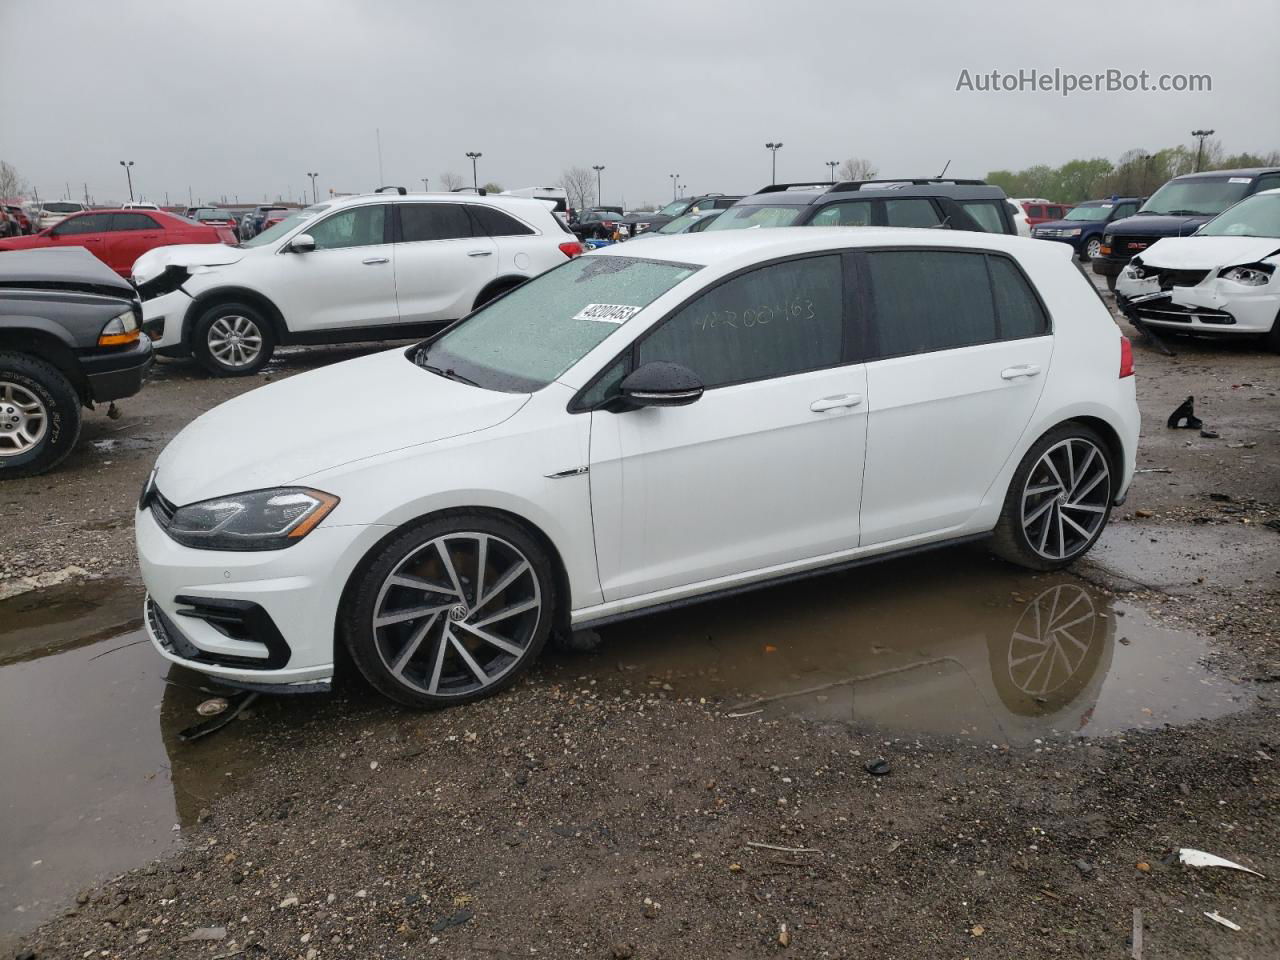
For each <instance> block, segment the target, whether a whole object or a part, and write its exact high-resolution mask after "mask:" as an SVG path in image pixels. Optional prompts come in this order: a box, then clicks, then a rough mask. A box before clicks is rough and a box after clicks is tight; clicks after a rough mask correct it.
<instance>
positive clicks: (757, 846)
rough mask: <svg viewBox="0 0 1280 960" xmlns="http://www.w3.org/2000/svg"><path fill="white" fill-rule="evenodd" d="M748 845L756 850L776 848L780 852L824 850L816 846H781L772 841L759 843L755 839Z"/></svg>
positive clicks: (814, 851) (818, 851) (817, 851)
mask: <svg viewBox="0 0 1280 960" xmlns="http://www.w3.org/2000/svg"><path fill="white" fill-rule="evenodd" d="M747 846H748V847H753V848H754V849H756V850H776V851H777V852H778V853H821V852H822V851H821V850H818V849H816V848H814V847H779V846H777V845H776V844H772V843H757V842H756V841H755V840H748V841H747Z"/></svg>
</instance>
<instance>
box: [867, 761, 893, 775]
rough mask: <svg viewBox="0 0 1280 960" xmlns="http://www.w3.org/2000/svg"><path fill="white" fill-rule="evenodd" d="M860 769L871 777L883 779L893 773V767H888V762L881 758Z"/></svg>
mask: <svg viewBox="0 0 1280 960" xmlns="http://www.w3.org/2000/svg"><path fill="white" fill-rule="evenodd" d="M862 769H864V770H866V771H867V773H869V774H871V775H872V776H873V777H883V776H887V775H888V774H890V773H893V767H891V766H890V765H889V761H888V760H885V759H883V758H881V759H879V760H871V761H870V762H868V763H867V764H866V765H865V766H864V767H863V768H862Z"/></svg>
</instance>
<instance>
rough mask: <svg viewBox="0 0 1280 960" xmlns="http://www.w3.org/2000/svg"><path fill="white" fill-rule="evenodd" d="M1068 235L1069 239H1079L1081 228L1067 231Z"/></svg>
mask: <svg viewBox="0 0 1280 960" xmlns="http://www.w3.org/2000/svg"><path fill="white" fill-rule="evenodd" d="M1058 232H1059V233H1061V232H1062V231H1058ZM1066 234H1067V236H1068V237H1078V236H1080V228H1079V227H1073V228H1072V229H1070V230H1067V231H1066Z"/></svg>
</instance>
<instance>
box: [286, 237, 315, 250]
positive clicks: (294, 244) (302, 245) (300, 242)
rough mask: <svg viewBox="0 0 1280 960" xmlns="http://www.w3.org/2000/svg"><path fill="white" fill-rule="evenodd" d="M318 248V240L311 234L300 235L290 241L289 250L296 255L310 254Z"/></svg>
mask: <svg viewBox="0 0 1280 960" xmlns="http://www.w3.org/2000/svg"><path fill="white" fill-rule="evenodd" d="M315 248H316V239H315V237H313V236H311V234H309V233H300V234H298V235H297V236H296V237H294V238H293V239H292V240H291V241H289V249H290V250H292V251H293V252H294V253H309V252H310V251H312V250H314V249H315Z"/></svg>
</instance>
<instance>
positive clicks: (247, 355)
mask: <svg viewBox="0 0 1280 960" xmlns="http://www.w3.org/2000/svg"><path fill="white" fill-rule="evenodd" d="M208 342H209V353H211V354H212V355H213V357H214V359H215V360H217V361H218V362H219V363H221V364H223V365H224V366H227V367H247V366H249V365H250V364H252V363H253V362H254V361H255V360H257V359H258V354H260V353H261V352H262V331H261V330H259V329H258V325H257V324H256V323H254V322H253V321H252V320H250V319H249V318H248V317H242V316H240V315H238V314H228V315H226V316H225V317H219V318H218V319H217V320H215V321H213V323H212V324H210V325H209V336H208Z"/></svg>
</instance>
